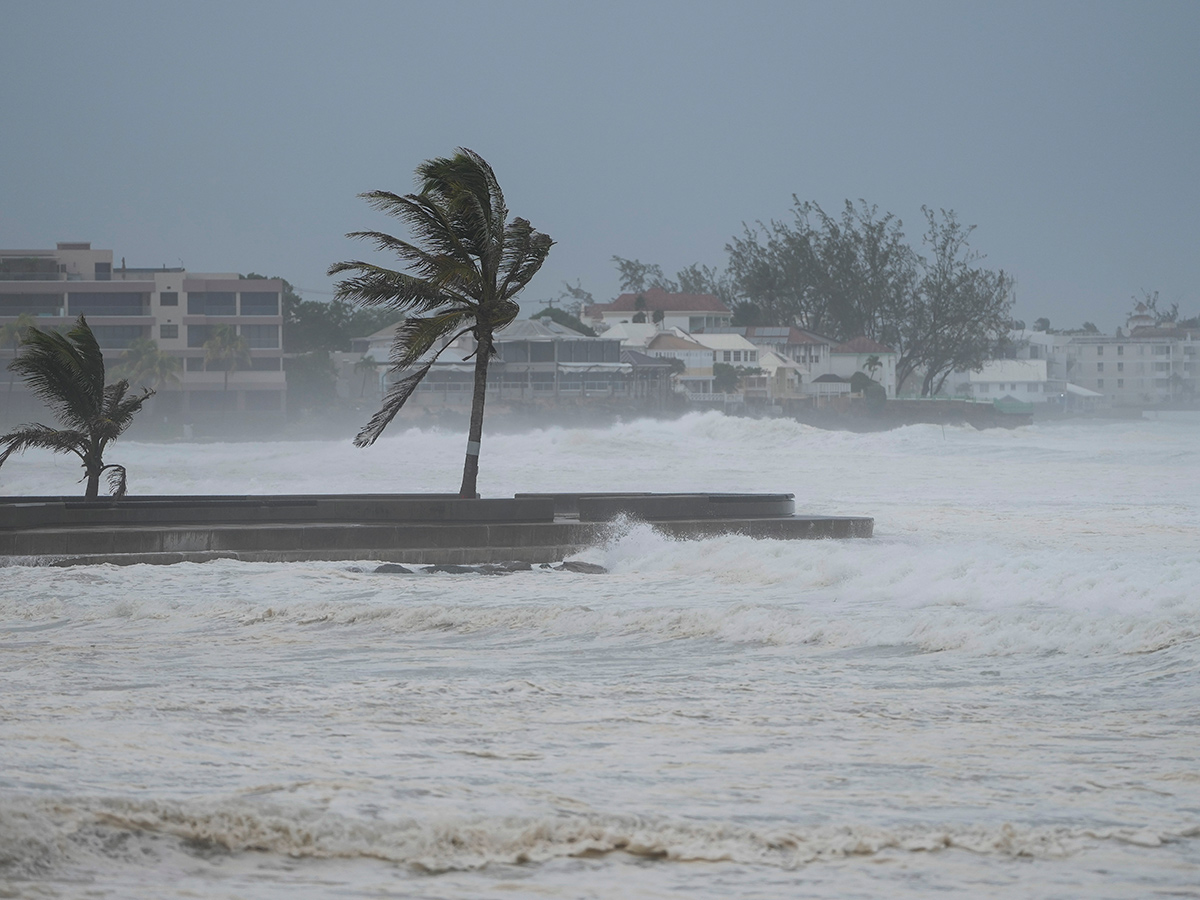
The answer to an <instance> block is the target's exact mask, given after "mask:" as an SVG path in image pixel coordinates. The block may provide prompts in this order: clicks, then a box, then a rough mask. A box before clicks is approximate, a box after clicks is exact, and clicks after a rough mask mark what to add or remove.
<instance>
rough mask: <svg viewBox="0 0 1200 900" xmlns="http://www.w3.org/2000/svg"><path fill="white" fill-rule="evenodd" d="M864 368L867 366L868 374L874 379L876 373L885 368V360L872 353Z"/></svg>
mask: <svg viewBox="0 0 1200 900" xmlns="http://www.w3.org/2000/svg"><path fill="white" fill-rule="evenodd" d="M863 368H865V369H866V370H867V372H868V374H869V375H870V376H871V380H872V381H874V380H875V373H876V372H878V371H879V370H880V369H882V368H883V360H881V359H880V358H879V357H878V356H877V355H875V354H874V353H872V354H871V355H870V356H868V357H867V361H866V363H865V364H864V365H863Z"/></svg>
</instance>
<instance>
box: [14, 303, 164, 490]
mask: <svg viewBox="0 0 1200 900" xmlns="http://www.w3.org/2000/svg"><path fill="white" fill-rule="evenodd" d="M21 346H22V347H23V348H24V350H23V351H22V352H21V354H20V355H19V356H17V358H16V359H14V360H13V361H12V362H11V363H9V366H8V367H9V368H10V369H11V370H12V371H14V372H16V373H18V374H19V375H23V376H24V378H25V380H26V381H27V382H28V383H29V386H30V388H31V389H32V390H33V392H34V393H35V394H37V395H38V396H39V397H40V398H41V399H42V400H43V402H45V403H46V405H47V406H49V407H50V409H51V410H53V412H54V415H55V417H56V418H57V419H58V420H59V421H60V422H62V424H63V425H65V426H66V428H64V429H58V428H51V427H50V426H48V425H22V426H20V427H19V428H16V429H15V430H13V431H10V432H9V433H8V434H5V435H2V436H0V446H3V448H4V449H3V451H0V466H2V465H4V463H5V462H6V461H7V460H8V458H9V457H10V456H11V455H12V454H14V453H19V452H22V451H24V450H26V449H27V448H29V447H40V448H43V449H46V450H52V451H54V452H55V453H74V454H75V455H76V456H78V457H79V459H80V461H81V462H82V463H83V470H84V473H85V476H84V477H85V478H86V479H87V491H86V493H85V495H84V496H85V497H86V498H87V499H88V500H95V499H96V497H97V496H98V495H99V493H100V476H101V475H102V474H103V473H104V472H106V471H107V472H108V483H109V485H110V486H111V488H112V493H113V496H115V497H123V496H125V467H124V466H118V465H116V464H110V465H105V464H104V449H105V447H107V446H108V444H109V443H110V442H111V441H114V440H116V439H117V437H119V436H120V434H121V432H123V431H124V430H125V429H126V428H128V427H129V423H130V422H131V421H133V416H134V413H136V412H137V411H138V410H139V409H141V408H142V404H143V403H145V402H146V400H147V399H148V398H149V397H150V396H152V395H153V394H154V391H152V390H150V389H149V388H146V389H145V390H144V391H143V393H141V394H136V395H135V394H130V393H129V382H128V381H125V380H124V379H122V380H121V381H118V382H116V383H114V384H105V380H104V356H103V354H102V353H101V352H100V346H99V344H97V343H96V337H95V335H93V334H92V329H91V328H89V327H88V324H87V321H86V320H85V319H84V317H83V316H80V317H79V319H78V320H77V321H76V322H75V325H74V326H73V327H72V328H71V330H70V331H68V332H67V333H66V334H65V335H64V334H60V333H59V332H57V331H42V330H41V329H39V328H37V327H30V328H29V329H28V330H27V331H26V332H25V338H24V340H23V341H22V342H21Z"/></svg>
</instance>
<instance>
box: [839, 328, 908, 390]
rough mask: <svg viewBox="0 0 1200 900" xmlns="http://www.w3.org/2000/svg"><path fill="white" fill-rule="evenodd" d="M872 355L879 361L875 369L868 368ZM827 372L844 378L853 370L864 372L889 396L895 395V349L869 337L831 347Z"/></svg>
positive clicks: (850, 374) (849, 375) (851, 373)
mask: <svg viewBox="0 0 1200 900" xmlns="http://www.w3.org/2000/svg"><path fill="white" fill-rule="evenodd" d="M872 357H875V358H876V359H877V360H878V362H879V366H878V368H876V369H869V368H868V361H869V360H871V358H872ZM829 372H830V373H831V374H833V375H840V376H841V377H842V378H846V379H849V378H850V377H851V376H852V375H854V373H855V372H864V373H866V375H868V376H869V377H870V378H871V379H872V380H874V381H877V382H879V384H880V386H881V387H882V388H883V389H884V390H885V391H886V392H887V396H888V397H889V398H891V397H895V396H896V351H895V350H893V349H892V348H891V347H888V346H886V345H884V344H881V343H879V342H878V341H873V340H871V339H870V338H869V337H861V336H860V337H856V338H854V339H853V340H849V341H846V342H845V343H844V344H837V345H836V346H834V347H832V348H831V349H830V351H829Z"/></svg>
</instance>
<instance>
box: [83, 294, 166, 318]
mask: <svg viewBox="0 0 1200 900" xmlns="http://www.w3.org/2000/svg"><path fill="white" fill-rule="evenodd" d="M148 299H149V296H148V295H147V294H135V293H126V292H123V291H122V292H113V293H109V292H108V291H104V292H103V293H101V292H100V291H95V292H92V291H85V292H81V293H77V292H72V293H70V294H68V295H67V312H68V313H70V314H71V315H72V316H78V315H80V314H83V315H88V316H144V315H146V301H147V300H148Z"/></svg>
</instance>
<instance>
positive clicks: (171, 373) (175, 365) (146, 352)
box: [113, 338, 182, 390]
mask: <svg viewBox="0 0 1200 900" xmlns="http://www.w3.org/2000/svg"><path fill="white" fill-rule="evenodd" d="M181 368H182V365H181V363H180V360H179V357H177V356H172V355H171V354H169V353H166V352H164V351H162V350H160V349H159V348H158V344H156V343H154V341H152V340H150V339H149V338H137V339H135V340H132V341H130V342H129V347H128V348H126V350H125V352H124V353H123V354H122V355H121V358H120V359H119V360H117V366H116V370H115V372H114V373H113V374H115V375H119V376H121V377H122V378H125V379H127V380H128V381H130V382H132V383H134V384H139V383H140V384H143V385H149V386H150V387H152V388H154V389H155V390H157V389H158V388H160V387H162V386H163V385H164V384H168V383H172V384H178V383H179V372H180V369H181Z"/></svg>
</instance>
